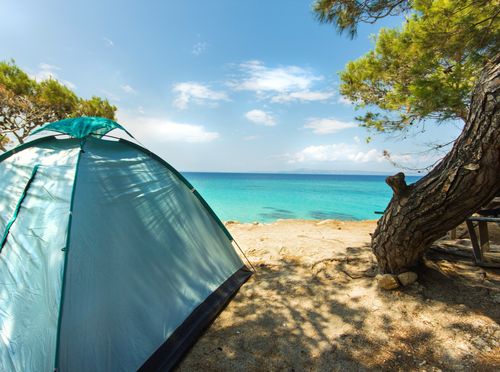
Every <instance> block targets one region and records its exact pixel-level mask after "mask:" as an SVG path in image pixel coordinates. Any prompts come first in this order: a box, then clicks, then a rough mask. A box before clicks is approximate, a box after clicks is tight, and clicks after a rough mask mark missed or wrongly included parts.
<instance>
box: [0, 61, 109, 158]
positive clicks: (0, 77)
mask: <svg viewBox="0 0 500 372" xmlns="http://www.w3.org/2000/svg"><path fill="white" fill-rule="evenodd" d="M115 112H116V107H115V106H113V105H111V104H110V103H109V102H108V100H107V99H102V98H99V97H96V96H94V97H92V98H90V99H84V98H80V97H78V96H77V95H76V94H75V93H74V92H73V91H72V90H71V89H69V88H68V87H66V86H65V85H63V84H61V83H60V82H59V81H57V80H55V79H48V80H43V81H41V82H37V81H36V80H34V79H32V78H30V77H29V76H28V74H26V73H25V72H24V71H23V70H21V69H20V68H19V67H18V66H17V65H16V64H15V62H14V61H8V62H0V149H2V150H5V146H6V144H7V143H8V142H9V141H12V140H15V141H17V142H18V143H23V142H24V140H25V138H26V137H27V136H28V135H29V134H30V133H31V132H32V131H33V130H34V129H35V128H37V127H39V126H41V125H43V124H45V123H47V122H51V121H56V120H61V119H64V118H68V117H78V116H102V117H105V118H108V119H113V120H114V119H115Z"/></svg>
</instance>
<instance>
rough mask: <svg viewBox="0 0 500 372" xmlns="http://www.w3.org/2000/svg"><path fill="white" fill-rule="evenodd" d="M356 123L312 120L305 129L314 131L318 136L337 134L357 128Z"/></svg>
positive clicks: (332, 119) (335, 120)
mask: <svg viewBox="0 0 500 372" xmlns="http://www.w3.org/2000/svg"><path fill="white" fill-rule="evenodd" d="M355 127H357V125H356V123H352V122H348V121H341V120H337V119H334V118H311V119H309V120H308V121H307V123H306V125H304V128H308V129H312V131H313V133H316V134H331V133H337V132H340V131H341V130H344V129H349V128H355Z"/></svg>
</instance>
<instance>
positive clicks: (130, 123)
mask: <svg viewBox="0 0 500 372" xmlns="http://www.w3.org/2000/svg"><path fill="white" fill-rule="evenodd" d="M118 117H119V120H120V122H121V123H123V124H124V126H125V128H127V129H128V130H130V132H131V133H132V134H133V135H134V136H136V137H137V138H140V139H143V140H145V141H151V142H160V143H163V142H185V143H204V142H211V141H214V140H215V139H217V138H218V137H219V133H217V132H210V131H208V130H206V129H205V127H204V126H203V125H197V124H187V123H179V122H175V121H172V120H169V119H165V118H158V117H147V116H142V115H141V116H129V115H127V114H124V113H120V112H119V113H118Z"/></svg>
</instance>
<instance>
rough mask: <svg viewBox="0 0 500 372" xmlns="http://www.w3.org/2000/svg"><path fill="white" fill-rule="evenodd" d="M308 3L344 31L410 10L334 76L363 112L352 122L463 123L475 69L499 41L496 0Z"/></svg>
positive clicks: (403, 125)
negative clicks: (363, 53) (395, 24)
mask: <svg viewBox="0 0 500 372" xmlns="http://www.w3.org/2000/svg"><path fill="white" fill-rule="evenodd" d="M314 9H315V11H316V14H317V16H318V18H319V19H320V20H321V21H324V22H329V23H333V24H334V25H335V26H336V27H337V29H338V30H339V31H345V30H347V31H349V32H350V33H351V34H352V35H354V33H355V30H356V27H357V26H358V23H359V22H374V21H376V20H377V19H378V18H381V17H383V16H386V15H389V14H400V13H402V12H405V11H408V10H411V12H409V14H408V15H407V17H406V20H405V22H404V23H403V25H402V27H401V28H398V29H382V30H381V31H380V32H379V34H378V35H377V36H376V38H375V47H374V49H373V50H371V51H370V52H368V53H367V54H366V55H364V56H362V57H361V58H359V59H357V60H355V61H351V62H349V63H348V64H347V66H346V67H345V70H344V71H343V72H341V74H340V78H341V86H340V92H341V94H342V95H344V96H345V97H347V98H348V99H349V100H351V101H353V102H354V103H355V104H356V105H357V107H358V108H365V109H366V110H367V111H366V113H365V114H364V115H363V116H360V117H357V120H358V121H359V122H360V123H361V125H363V126H366V127H368V128H371V129H375V130H378V131H395V130H405V129H407V128H409V127H410V126H411V125H413V124H416V123H418V122H420V121H422V120H425V119H435V120H437V121H438V122H442V121H446V120H449V119H462V120H464V121H465V120H466V118H467V115H468V107H469V103H470V97H471V94H472V89H473V87H474V84H475V82H476V81H477V79H478V77H479V73H480V71H481V69H482V67H483V66H484V64H485V62H486V61H487V60H488V59H490V58H493V56H494V55H495V53H497V52H498V49H499V46H500V22H499V15H500V2H499V1H498V0H493V1H492V0H414V1H407V0H405V1H396V0H365V1H356V0H318V1H317V2H316V3H315V5H314Z"/></svg>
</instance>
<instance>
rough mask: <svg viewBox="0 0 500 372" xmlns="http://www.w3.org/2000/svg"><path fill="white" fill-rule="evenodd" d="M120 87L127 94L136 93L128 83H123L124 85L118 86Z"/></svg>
mask: <svg viewBox="0 0 500 372" xmlns="http://www.w3.org/2000/svg"><path fill="white" fill-rule="evenodd" d="M120 88H122V90H123V91H124V92H125V93H128V94H136V93H137V91H136V90H135V89H134V88H132V87H131V86H130V85H128V84H124V85H122V86H120Z"/></svg>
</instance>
